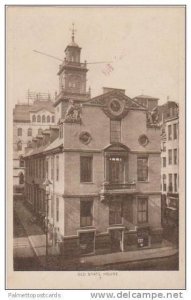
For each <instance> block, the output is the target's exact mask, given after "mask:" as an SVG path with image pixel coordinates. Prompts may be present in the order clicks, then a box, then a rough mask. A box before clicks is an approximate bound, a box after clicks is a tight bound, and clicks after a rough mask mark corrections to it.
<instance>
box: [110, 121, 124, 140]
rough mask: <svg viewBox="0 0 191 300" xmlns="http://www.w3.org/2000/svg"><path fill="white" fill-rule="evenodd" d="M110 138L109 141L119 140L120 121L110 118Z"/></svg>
mask: <svg viewBox="0 0 191 300" xmlns="http://www.w3.org/2000/svg"><path fill="white" fill-rule="evenodd" d="M110 140H111V143H117V142H120V141H121V121H116V120H110Z"/></svg>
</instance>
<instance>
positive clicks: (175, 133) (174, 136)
mask: <svg viewBox="0 0 191 300" xmlns="http://www.w3.org/2000/svg"><path fill="white" fill-rule="evenodd" d="M177 136H178V131H177V124H173V138H174V140H176V139H177Z"/></svg>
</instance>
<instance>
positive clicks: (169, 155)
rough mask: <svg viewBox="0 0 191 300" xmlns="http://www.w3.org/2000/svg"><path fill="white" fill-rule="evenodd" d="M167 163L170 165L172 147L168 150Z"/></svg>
mask: <svg viewBox="0 0 191 300" xmlns="http://www.w3.org/2000/svg"><path fill="white" fill-rule="evenodd" d="M168 164H169V165H172V149H170V150H168Z"/></svg>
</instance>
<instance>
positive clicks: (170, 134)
mask: <svg viewBox="0 0 191 300" xmlns="http://www.w3.org/2000/svg"><path fill="white" fill-rule="evenodd" d="M168 140H169V141H170V140H172V126H171V125H168Z"/></svg>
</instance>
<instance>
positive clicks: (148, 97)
mask: <svg viewBox="0 0 191 300" xmlns="http://www.w3.org/2000/svg"><path fill="white" fill-rule="evenodd" d="M137 98H138V99H155V100H158V99H159V98H156V97H152V96H148V95H139V96H136V97H134V98H133V99H137Z"/></svg>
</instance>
